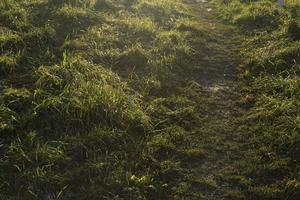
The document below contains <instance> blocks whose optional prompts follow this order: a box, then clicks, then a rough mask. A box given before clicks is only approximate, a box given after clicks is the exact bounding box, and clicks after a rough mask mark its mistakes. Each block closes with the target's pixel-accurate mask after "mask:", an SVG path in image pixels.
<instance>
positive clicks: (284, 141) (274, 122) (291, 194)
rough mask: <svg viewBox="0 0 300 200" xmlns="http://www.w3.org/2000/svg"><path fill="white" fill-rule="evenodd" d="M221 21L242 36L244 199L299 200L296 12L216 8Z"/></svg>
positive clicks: (238, 5)
mask: <svg viewBox="0 0 300 200" xmlns="http://www.w3.org/2000/svg"><path fill="white" fill-rule="evenodd" d="M219 10H220V13H221V14H222V16H223V17H224V18H225V19H226V20H227V21H229V22H230V23H233V24H235V25H236V26H238V27H239V28H240V30H241V32H242V33H243V34H244V36H245V38H246V39H245V43H244V45H243V46H244V50H243V52H242V55H243V57H244V61H243V64H242V72H243V79H244V80H245V82H246V87H245V89H244V93H245V95H244V96H245V97H244V98H243V99H242V103H243V105H244V106H246V107H247V108H249V109H250V111H249V113H248V114H247V115H246V116H244V119H243V121H242V124H244V125H243V126H242V127H241V130H240V131H241V132H242V133H243V134H242V135H243V137H247V139H248V141H249V142H248V144H247V146H246V148H247V149H248V151H247V154H246V159H245V160H246V161H245V162H244V163H242V165H243V167H241V170H240V172H239V175H238V178H236V180H238V181H237V184H238V185H239V186H240V187H241V188H242V189H243V190H244V192H245V194H246V196H247V199H270V200H271V199H272V200H274V199H297V198H299V194H300V187H299V186H300V182H299V164H300V160H299V153H300V152H299V145H300V143H299V141H300V140H299V139H300V135H299V132H300V121H299V119H300V118H299V117H300V110H299V108H300V106H299V102H300V93H299V91H300V78H299V72H300V65H299V64H300V26H299V25H300V24H299V23H300V13H299V11H300V9H299V5H297V4H295V5H288V6H287V7H284V8H282V9H281V8H279V7H278V6H277V4H276V3H275V2H272V1H257V2H253V3H245V2H240V1H234V0H233V1H229V2H227V3H221V4H219Z"/></svg>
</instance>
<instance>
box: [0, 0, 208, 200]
mask: <svg viewBox="0 0 300 200" xmlns="http://www.w3.org/2000/svg"><path fill="white" fill-rule="evenodd" d="M82 2H84V3H82ZM199 34H200V35H202V37H195V35H199ZM207 39H209V34H208V33H207V32H206V31H205V30H202V29H201V28H200V26H199V25H198V22H197V21H196V20H195V19H194V18H193V17H192V16H191V15H190V14H189V11H188V10H187V8H186V7H185V5H184V4H183V3H182V2H181V1H179V0H178V1H177V0H176V1H174V0H163V1H158V0H126V1H125V0H124V1H114V0H96V1H76V0H70V1H55V0H49V1H45V0H20V1H13V0H5V1H1V2H0V53H1V54H0V83H1V84H0V94H1V95H0V135H1V140H0V152H1V156H0V165H1V167H0V180H1V184H0V198H1V199H174V198H179V199H180V198H181V197H180V195H181V193H184V191H185V187H184V186H182V180H183V177H184V176H185V174H184V173H183V172H182V169H181V167H180V161H178V159H176V158H175V157H186V158H190V159H194V158H196V159H197V157H201V156H202V152H198V151H193V152H190V151H186V150H185V149H184V148H181V149H179V148H176V145H177V144H179V143H182V144H185V143H187V142H188V140H189V137H188V136H186V135H187V132H188V131H189V130H190V129H191V127H193V124H195V123H196V122H195V120H197V119H198V118H199V115H200V114H199V110H201V109H202V108H201V106H200V105H199V104H198V102H199V99H193V98H192V95H191V94H193V93H195V90H199V88H198V86H197V87H196V88H195V87H193V88H191V87H190V83H189V81H188V80H186V79H187V76H185V74H189V73H190V72H191V70H193V66H194V64H193V63H195V60H196V58H198V57H201V56H203V55H205V51H206V49H207V48H206V45H205V41H206V40H207ZM196 47H201V48H202V49H201V51H198V50H197V51H196V50H195V48H196ZM198 49H199V48H198ZM182 146H183V147H184V145H182ZM174 156H175V157H174Z"/></svg>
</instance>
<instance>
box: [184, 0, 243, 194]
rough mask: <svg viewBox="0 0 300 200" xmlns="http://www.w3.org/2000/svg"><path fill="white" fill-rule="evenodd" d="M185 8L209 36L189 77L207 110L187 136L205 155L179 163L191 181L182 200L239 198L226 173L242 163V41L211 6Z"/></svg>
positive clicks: (195, 3)
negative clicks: (197, 64)
mask: <svg viewBox="0 0 300 200" xmlns="http://www.w3.org/2000/svg"><path fill="white" fill-rule="evenodd" d="M188 4H189V7H190V9H191V10H192V11H193V15H194V16H195V17H196V18H197V19H198V20H199V22H200V23H201V24H203V27H205V28H206V29H208V31H209V32H210V33H211V35H212V38H211V40H210V41H208V47H209V49H208V51H207V57H206V58H205V59H203V57H201V58H199V61H198V63H199V66H201V67H200V68H198V69H197V70H196V71H195V73H192V75H191V77H190V78H191V79H192V80H193V81H195V83H196V85H197V84H199V85H200V86H201V88H202V91H201V92H200V93H199V95H200V96H201V99H202V102H201V103H202V107H205V108H206V109H205V110H206V111H207V112H206V115H205V118H204V119H201V120H200V121H199V122H198V127H197V128H195V129H196V131H195V132H193V134H191V135H190V137H191V141H193V142H192V145H191V148H193V149H203V150H204V151H205V153H204V155H203V158H201V159H198V160H192V161H185V162H184V168H185V170H186V171H188V172H189V176H190V177H189V178H190V180H191V181H192V187H191V188H192V192H191V196H190V197H187V199H189V198H191V199H194V198H195V199H242V198H243V194H242V193H241V192H240V190H239V189H238V188H235V186H234V185H233V184H232V181H230V180H227V179H230V178H229V177H230V174H238V171H237V170H238V168H237V166H236V163H237V161H239V160H241V159H243V150H242V144H243V141H242V139H241V138H240V136H238V134H239V132H238V126H239V125H238V119H239V117H240V116H241V115H242V114H243V113H244V112H245V111H244V109H243V108H242V107H240V106H239V99H240V95H242V93H241V85H242V82H241V81H240V79H239V70H238V68H239V59H240V58H239V48H240V45H241V42H242V40H241V37H240V36H239V33H238V32H237V31H236V29H235V28H234V27H232V26H230V25H228V24H224V22H223V21H222V20H221V19H220V18H219V17H218V15H217V13H216V12H215V8H214V5H213V4H212V3H209V2H207V1H205V0H203V1H201V0H196V1H193V2H192V1H190V2H189V3H188ZM203 96H204V97H205V98H203ZM192 193H193V195H194V196H193V195H192Z"/></svg>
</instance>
